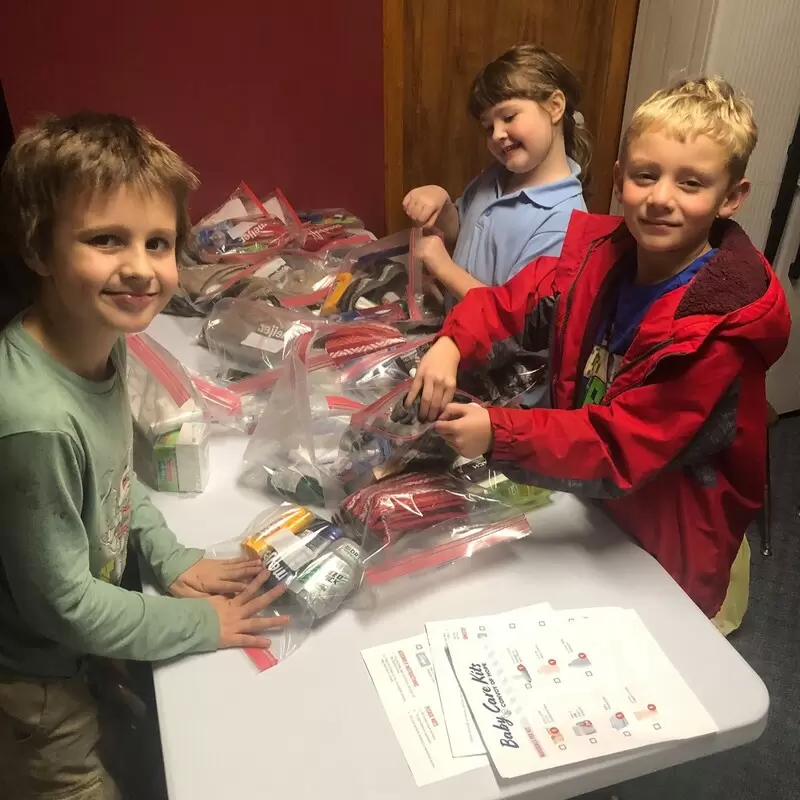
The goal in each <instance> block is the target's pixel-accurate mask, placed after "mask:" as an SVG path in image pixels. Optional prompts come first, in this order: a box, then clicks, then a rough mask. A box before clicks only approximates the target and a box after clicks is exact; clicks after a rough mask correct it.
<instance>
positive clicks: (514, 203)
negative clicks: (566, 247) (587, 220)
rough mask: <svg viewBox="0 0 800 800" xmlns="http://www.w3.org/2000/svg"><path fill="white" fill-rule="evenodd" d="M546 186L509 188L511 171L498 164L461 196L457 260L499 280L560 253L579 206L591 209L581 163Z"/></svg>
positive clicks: (493, 282) (486, 278)
mask: <svg viewBox="0 0 800 800" xmlns="http://www.w3.org/2000/svg"><path fill="white" fill-rule="evenodd" d="M568 161H569V166H570V172H571V175H570V176H569V177H568V178H564V179H563V180H560V181H555V182H553V183H546V184H543V185H542V186H533V187H531V188H526V189H519V190H517V191H516V192H511V193H509V194H503V186H504V185H505V181H506V178H507V175H508V172H507V170H506V169H505V168H504V167H502V166H501V165H500V164H494V165H493V166H491V167H489V169H487V170H486V171H485V172H482V173H481V174H480V175H478V177H477V178H475V180H473V181H472V182H471V183H470V184H469V185H468V186H467V188H466V189H465V190H464V193H463V194H462V195H461V197H459V198H458V200H456V202H455V205H456V208H457V209H458V216H459V219H460V221H461V227H460V229H459V233H458V240H457V241H456V247H455V251H454V252H453V261H455V263H456V264H458V265H459V266H461V267H463V268H464V269H466V270H467V272H469V273H470V275H472V276H473V277H475V278H477V279H478V280H479V281H480V282H481V283H484V284H486V285H487V286H499V285H500V284H503V283H505V282H506V281H507V280H509V278H512V277H513V276H514V275H516V274H517V273H518V272H519V271H520V270H521V269H522V267H524V266H525V265H526V264H527V263H528V262H529V261H532V260H533V259H534V258H536V257H537V256H557V255H559V254H560V253H561V245H562V244H563V242H564V235H565V233H566V231H567V225H568V223H569V218H570V215H571V214H572V212H573V211H575V210H579V211H586V203H585V202H584V200H583V193H582V187H581V182H580V180H579V178H578V176H579V175H580V171H581V170H580V167H579V166H578V165H577V164H576V163H575V162H574V161H573V160H572V159H568Z"/></svg>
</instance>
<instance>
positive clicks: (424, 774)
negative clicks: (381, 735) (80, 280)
mask: <svg viewBox="0 0 800 800" xmlns="http://www.w3.org/2000/svg"><path fill="white" fill-rule="evenodd" d="M361 655H362V656H363V658H364V662H365V663H366V665H367V669H368V670H369V674H370V676H371V678H372V682H373V683H374V684H375V688H376V690H377V691H378V696H379V697H380V699H381V702H382V703H383V707H384V709H385V710H386V714H387V716H388V717H389V722H390V723H391V725H392V728H393V729H394V732H395V736H397V740H398V742H399V743H400V747H401V749H402V750H403V755H404V756H405V757H406V761H407V762H408V766H409V767H410V768H411V773H412V774H413V776H414V780H415V781H416V782H417V786H425V785H426V784H428V783H433V782H434V781H438V780H442V779H443V778H450V777H452V776H454V775H460V774H461V773H462V772H467V771H469V770H471V769H475V768H477V767H484V766H488V764H489V762H488V760H487V759H486V756H478V757H473V758H453V756H452V754H451V753H450V742H449V741H448V739H447V729H446V728H445V725H444V718H443V716H442V704H441V702H440V701H439V692H438V691H437V689H436V678H435V676H434V674H433V664H432V662H431V653H430V647H429V646H428V638H427V637H426V636H425V634H424V633H423V634H420V635H419V636H413V637H411V638H410V639H403V640H401V641H399V642H394V643H392V644H389V645H385V646H383V647H373V648H370V649H369V650H363V651H362V653H361Z"/></svg>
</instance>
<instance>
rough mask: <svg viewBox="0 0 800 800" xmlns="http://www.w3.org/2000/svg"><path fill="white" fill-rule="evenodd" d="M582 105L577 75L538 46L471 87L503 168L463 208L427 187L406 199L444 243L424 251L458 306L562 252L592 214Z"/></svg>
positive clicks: (411, 212) (482, 178) (468, 193)
mask: <svg viewBox="0 0 800 800" xmlns="http://www.w3.org/2000/svg"><path fill="white" fill-rule="evenodd" d="M579 100H580V85H579V83H578V79H577V78H576V77H575V75H573V73H572V72H571V70H570V69H569V67H567V65H566V64H565V63H564V62H563V61H562V60H561V58H559V57H558V56H557V55H555V54H554V53H551V52H549V51H547V50H545V49H544V48H542V47H539V46H538V45H533V44H522V45H517V46H516V47H513V48H512V49H511V50H509V51H508V52H507V53H505V54H504V55H502V56H500V58H498V59H495V60H494V61H492V62H491V63H490V64H488V65H487V66H485V67H484V68H483V69H482V70H481V72H480V73H479V74H478V76H477V77H476V78H475V80H474V81H473V84H472V89H471V91H470V98H469V111H470V114H471V115H472V116H473V117H475V119H477V120H479V121H480V123H481V125H482V126H483V129H484V131H485V132H486V138H487V145H488V147H489V152H490V153H491V154H492V155H493V156H494V157H495V159H496V160H497V163H495V164H493V165H492V166H491V167H489V168H488V169H487V170H486V171H485V172H483V173H481V174H480V175H478V177H477V178H475V179H474V180H473V181H472V182H471V183H470V184H469V185H468V186H467V188H466V189H465V190H464V193H463V194H462V195H461V197H459V198H458V199H457V200H456V201H455V203H454V202H452V201H451V199H450V196H449V195H448V193H447V191H446V190H445V189H443V188H442V187H441V186H420V187H418V188H417V189H413V190H412V191H411V192H409V193H408V194H407V195H406V197H405V199H404V200H403V208H404V209H405V211H406V213H407V214H408V216H409V217H410V218H411V220H412V221H413V222H414V224H416V225H422V226H435V227H436V228H438V229H439V230H440V231H441V232H442V234H443V235H444V238H443V239H442V238H440V237H438V236H426V237H425V238H424V240H423V241H422V245H421V247H420V250H421V255H422V258H423V261H424V263H425V266H426V267H427V268H428V270H429V272H431V273H432V274H433V275H434V276H435V277H436V278H437V279H438V280H439V281H440V282H441V283H442V284H444V286H445V287H446V288H447V289H448V290H449V294H450V296H451V297H450V304H452V302H453V300H456V301H457V300H460V299H461V298H462V297H463V296H464V295H465V294H466V293H467V292H468V291H469V290H470V289H472V288H474V287H476V286H487V285H488V286H496V285H499V284H502V283H505V282H506V281H507V280H508V279H509V278H511V277H513V276H514V275H516V273H517V272H519V270H520V269H522V267H524V266H525V264H527V263H528V262H529V261H532V260H533V259H534V258H536V257H537V256H541V255H559V253H560V252H561V245H562V243H563V241H564V234H565V232H566V230H567V224H568V223H569V218H570V215H571V214H572V212H573V210H575V209H578V210H580V211H585V210H586V204H585V203H584V199H583V193H582V190H583V187H582V183H581V181H582V180H584V179H585V177H586V168H587V166H588V163H589V158H590V147H589V139H588V135H587V132H586V129H585V128H584V127H583V126H582V119H581V117H580V114H578V113H577V112H576V107H577V105H578V102H579ZM449 251H451V252H452V253H453V255H452V257H451V256H450V252H449Z"/></svg>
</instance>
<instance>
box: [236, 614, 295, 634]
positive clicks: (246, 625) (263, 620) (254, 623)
mask: <svg viewBox="0 0 800 800" xmlns="http://www.w3.org/2000/svg"><path fill="white" fill-rule="evenodd" d="M291 621H292V618H291V617H288V616H284V617H252V618H251V619H248V620H245V621H244V622H243V623H242V626H241V628H240V630H241V631H242V632H244V633H261V632H262V631H271V630H273V629H275V628H285V627H286V626H287V625H288V624H289V623H290V622H291Z"/></svg>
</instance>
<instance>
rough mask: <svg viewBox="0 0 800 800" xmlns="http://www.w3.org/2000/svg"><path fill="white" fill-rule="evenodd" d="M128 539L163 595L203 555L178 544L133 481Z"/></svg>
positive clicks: (142, 490)
mask: <svg viewBox="0 0 800 800" xmlns="http://www.w3.org/2000/svg"><path fill="white" fill-rule="evenodd" d="M131 539H132V541H133V542H134V544H135V545H136V546H137V547H138V549H139V551H140V552H141V554H142V555H143V556H144V559H145V561H147V563H148V564H149V565H150V568H151V569H152V570H153V574H154V575H155V577H156V580H157V581H158V583H159V585H160V586H161V588H162V589H163V590H164V591H165V592H167V591H169V587H170V586H172V584H173V583H174V582H175V580H176V579H177V578H178V576H179V575H182V574H183V573H184V572H186V570H187V569H189V567H191V566H194V565H195V564H196V563H197V562H198V561H200V559H201V558H203V556H204V555H205V553H204V551H203V550H199V549H197V548H193V547H184V546H183V545H182V544H179V543H178V540H177V539H176V538H175V534H174V533H173V532H172V531H171V530H170V529H169V527H168V526H167V523H166V521H165V520H164V517H163V516H162V514H161V512H160V511H159V510H158V509H157V508H156V507H155V506H154V505H153V504H152V502H151V501H150V498H149V497H148V496H147V492H146V490H145V488H144V487H143V486H142V485H141V483H139V481H138V480H137V479H136V478H133V479H132V480H131Z"/></svg>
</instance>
